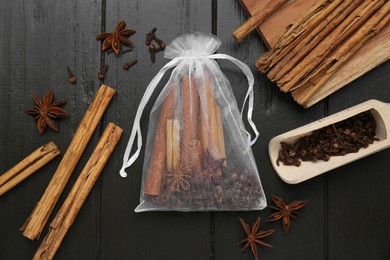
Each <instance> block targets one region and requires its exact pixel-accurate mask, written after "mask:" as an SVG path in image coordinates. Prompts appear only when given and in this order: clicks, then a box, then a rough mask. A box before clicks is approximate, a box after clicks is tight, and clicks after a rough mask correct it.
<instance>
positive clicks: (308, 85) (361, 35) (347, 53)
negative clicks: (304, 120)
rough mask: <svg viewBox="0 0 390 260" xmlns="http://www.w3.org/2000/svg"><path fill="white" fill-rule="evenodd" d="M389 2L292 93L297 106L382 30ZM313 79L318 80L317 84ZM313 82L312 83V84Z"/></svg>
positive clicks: (389, 9) (388, 10)
mask: <svg viewBox="0 0 390 260" xmlns="http://www.w3.org/2000/svg"><path fill="white" fill-rule="evenodd" d="M389 12H390V2H387V3H386V4H385V5H383V6H382V8H381V9H379V10H378V12H376V13H375V15H373V16H372V17H371V18H370V19H369V20H368V21H367V23H366V24H365V25H364V26H362V27H361V28H360V29H359V30H358V31H357V32H356V33H354V35H353V36H352V37H350V38H349V39H348V40H347V41H346V42H345V43H343V44H342V45H341V46H340V47H339V48H338V49H336V50H335V51H334V53H332V54H331V55H330V57H328V58H327V59H326V60H325V62H324V63H323V64H322V65H321V66H319V67H318V68H317V69H316V70H315V71H314V72H313V73H312V74H311V75H310V76H309V77H307V78H306V79H305V81H303V82H302V83H301V84H300V85H298V86H297V90H296V91H294V92H293V93H292V95H293V97H294V99H295V100H296V101H297V102H298V103H299V104H304V103H305V102H306V101H307V100H308V99H309V98H310V97H311V96H312V95H313V94H314V93H315V92H316V91H317V90H318V89H319V88H320V87H321V86H323V85H324V84H325V82H326V81H327V80H328V79H329V78H330V77H331V76H332V75H333V74H334V73H335V72H336V71H337V70H338V69H339V68H340V67H341V66H342V65H343V64H345V63H346V62H347V61H348V60H349V59H350V58H351V57H352V55H353V54H354V53H356V52H357V51H358V50H359V49H360V48H361V47H362V46H363V44H364V43H365V42H366V41H368V40H369V39H371V38H372V37H374V36H375V35H376V34H378V32H379V31H380V30H382V29H383V28H384V27H385V26H386V25H387V24H389V20H390V13H389ZM315 79H319V80H318V81H317V82H316V81H315ZM312 80H314V82H312Z"/></svg>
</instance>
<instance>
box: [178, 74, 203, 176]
mask: <svg viewBox="0 0 390 260" xmlns="http://www.w3.org/2000/svg"><path fill="white" fill-rule="evenodd" d="M181 83H182V87H181V91H182V103H183V112H182V116H181V123H182V133H181V135H182V140H181V160H182V162H183V164H184V165H185V166H186V167H193V168H194V170H201V169H202V162H201V153H202V152H201V143H200V140H199V139H200V136H199V119H200V117H199V114H200V113H199V93H198V88H197V86H196V80H195V78H194V76H184V77H182V79H181Z"/></svg>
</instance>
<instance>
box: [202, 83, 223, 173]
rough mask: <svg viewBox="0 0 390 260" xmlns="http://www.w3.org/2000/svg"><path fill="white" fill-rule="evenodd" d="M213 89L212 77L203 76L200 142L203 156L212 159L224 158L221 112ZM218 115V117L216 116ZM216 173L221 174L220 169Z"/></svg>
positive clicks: (220, 159) (219, 159)
mask: <svg viewBox="0 0 390 260" xmlns="http://www.w3.org/2000/svg"><path fill="white" fill-rule="evenodd" d="M214 91H215V90H214V89H213V79H212V78H211V77H209V76H205V77H204V89H203V92H204V93H203V95H201V102H202V104H201V144H202V150H203V158H208V157H211V159H212V160H213V161H222V160H225V159H226V153H225V140H224V138H223V135H222V136H221V133H223V125H222V121H221V116H222V113H219V112H218V110H219V109H220V107H219V105H218V104H217V102H216V100H215V95H214ZM218 117H219V118H218ZM217 171H218V172H217V173H216V175H218V176H221V175H222V170H221V169H218V170H217Z"/></svg>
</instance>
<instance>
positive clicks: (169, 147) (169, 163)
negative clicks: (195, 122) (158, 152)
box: [161, 118, 173, 172]
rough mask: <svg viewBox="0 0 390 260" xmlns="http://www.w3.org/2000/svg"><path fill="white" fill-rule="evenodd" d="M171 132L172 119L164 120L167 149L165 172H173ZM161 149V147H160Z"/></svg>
mask: <svg viewBox="0 0 390 260" xmlns="http://www.w3.org/2000/svg"><path fill="white" fill-rule="evenodd" d="M172 130H173V119H170V118H167V119H166V137H167V139H166V147H167V156H166V158H167V171H168V172H171V171H173V140H172ZM161 148H162V147H161Z"/></svg>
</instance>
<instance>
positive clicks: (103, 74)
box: [98, 64, 108, 80]
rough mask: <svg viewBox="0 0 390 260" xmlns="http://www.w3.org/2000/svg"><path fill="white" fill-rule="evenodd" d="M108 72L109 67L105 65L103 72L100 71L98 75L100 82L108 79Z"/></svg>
mask: <svg viewBox="0 0 390 260" xmlns="http://www.w3.org/2000/svg"><path fill="white" fill-rule="evenodd" d="M107 71H108V65H107V64H105V65H104V67H103V70H101V71H99V73H98V78H99V79H100V80H104V78H105V77H106V73H107Z"/></svg>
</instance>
